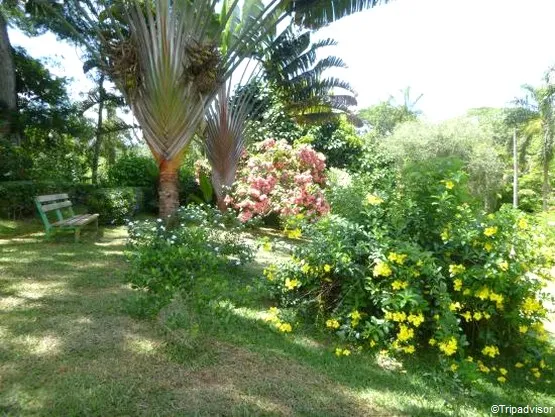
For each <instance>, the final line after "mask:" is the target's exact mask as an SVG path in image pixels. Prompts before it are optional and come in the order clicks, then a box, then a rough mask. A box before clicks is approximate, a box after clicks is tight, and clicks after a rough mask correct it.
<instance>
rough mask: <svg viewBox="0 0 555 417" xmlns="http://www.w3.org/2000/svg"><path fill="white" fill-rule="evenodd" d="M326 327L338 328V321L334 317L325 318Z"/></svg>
mask: <svg viewBox="0 0 555 417" xmlns="http://www.w3.org/2000/svg"><path fill="white" fill-rule="evenodd" d="M326 327H327V328H328V329H339V322H338V321H337V320H336V319H329V320H326Z"/></svg>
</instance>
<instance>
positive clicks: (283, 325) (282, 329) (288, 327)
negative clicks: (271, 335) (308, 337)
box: [278, 323, 293, 333]
mask: <svg viewBox="0 0 555 417" xmlns="http://www.w3.org/2000/svg"><path fill="white" fill-rule="evenodd" d="M278 329H279V331H280V332H284V333H290V332H291V330H293V328H292V327H291V325H290V324H289V323H281V324H280V325H279V327H278Z"/></svg>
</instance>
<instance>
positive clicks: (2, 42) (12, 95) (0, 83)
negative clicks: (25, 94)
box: [0, 4, 17, 137]
mask: <svg viewBox="0 0 555 417" xmlns="http://www.w3.org/2000/svg"><path fill="white" fill-rule="evenodd" d="M16 112H17V92H16V85H15V66H14V62H13V56H12V46H11V43H10V38H9V36H8V22H7V19H6V16H5V13H4V10H3V7H2V5H1V4H0V137H1V136H9V137H13V136H12V130H13V120H14V117H15V115H16Z"/></svg>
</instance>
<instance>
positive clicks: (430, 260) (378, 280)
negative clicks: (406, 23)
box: [265, 160, 552, 383]
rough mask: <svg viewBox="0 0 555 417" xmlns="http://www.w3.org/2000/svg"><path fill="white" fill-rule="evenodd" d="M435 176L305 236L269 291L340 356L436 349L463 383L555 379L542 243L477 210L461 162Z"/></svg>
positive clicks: (532, 229) (513, 214) (518, 216)
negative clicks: (333, 338)
mask: <svg viewBox="0 0 555 417" xmlns="http://www.w3.org/2000/svg"><path fill="white" fill-rule="evenodd" d="M433 165H435V166H431V167H428V168H426V167H422V166H421V167H420V169H416V168H414V169H412V170H411V171H410V172H409V173H407V177H408V179H406V180H403V182H402V183H401V185H400V187H399V188H398V191H397V193H396V194H389V195H387V194H385V193H384V194H379V195H378V194H372V193H369V194H366V195H364V196H362V198H361V200H363V203H362V204H363V208H362V210H361V212H360V214H359V216H357V217H355V218H354V219H353V220H355V221H356V222H355V221H353V220H347V219H344V218H341V217H338V216H335V215H332V216H328V217H326V218H324V219H323V220H321V221H320V222H318V223H316V224H314V225H308V226H306V228H305V231H304V236H306V237H308V238H309V239H310V240H309V241H308V242H306V243H305V244H303V245H302V246H299V247H298V248H296V249H295V250H294V253H293V256H292V257H291V259H290V260H288V261H285V262H282V263H278V264H274V265H271V266H270V267H268V268H267V269H266V270H265V276H266V278H267V282H268V283H269V286H270V289H271V291H272V293H273V294H274V296H276V297H277V298H278V300H279V301H280V303H281V305H282V306H288V307H291V308H293V309H294V310H296V311H297V312H298V313H300V314H305V315H307V316H308V317H311V318H313V319H314V318H315V321H316V323H317V324H318V325H321V326H323V327H326V328H327V329H328V330H329V331H331V332H333V333H335V334H336V335H337V336H338V337H339V339H340V340H341V341H342V346H340V347H338V351H337V352H336V353H337V354H338V355H343V354H345V352H349V353H350V352H351V349H352V347H353V346H362V347H366V348H372V349H387V350H388V351H389V352H390V353H392V354H406V355H411V354H413V353H415V352H416V351H429V350H430V349H431V350H432V351H433V352H435V353H436V354H437V355H438V357H439V359H440V361H441V362H442V363H443V365H444V366H445V368H446V369H450V372H452V373H456V374H457V375H458V376H466V377H470V379H476V378H477V377H478V375H479V374H480V373H483V374H490V375H493V376H494V378H495V379H497V381H499V382H500V383H503V382H505V381H506V380H508V379H510V378H515V379H516V378H526V379H528V380H530V381H537V380H538V379H540V378H542V377H543V376H544V374H545V373H546V372H547V371H548V370H549V369H550V365H549V364H548V363H546V362H545V360H546V359H545V358H546V356H545V354H546V352H547V351H548V350H549V345H548V343H547V342H546V340H547V336H546V333H545V330H544V329H543V323H542V320H543V319H544V318H545V317H546V309H545V308H544V307H543V306H542V300H543V299H545V295H544V294H542V293H541V289H542V288H543V286H544V284H543V281H542V279H541V275H542V274H544V273H546V271H547V270H546V267H547V266H548V260H549V259H550V256H552V255H550V254H549V253H547V252H545V251H543V250H542V249H541V248H543V247H547V246H546V245H545V242H543V243H542V239H544V237H543V235H542V234H541V233H539V229H538V228H537V227H536V226H535V225H534V224H533V221H532V219H530V218H527V217H526V216H524V215H523V214H522V213H521V212H518V211H515V210H512V209H511V208H509V207H503V208H502V209H501V210H500V211H499V212H497V213H495V214H489V215H485V214H484V213H481V212H479V211H478V210H476V209H475V208H473V207H472V206H471V205H470V204H468V203H467V202H468V189H467V180H466V176H465V175H464V173H462V172H461V171H460V170H459V168H460V164H457V163H456V161H453V160H447V161H443V162H437V161H436V162H435V164H433ZM439 174H443V175H439ZM353 198H354V195H353ZM472 358H475V359H472ZM504 366H505V367H509V366H510V369H509V370H508V371H507V370H506V369H505V368H504Z"/></svg>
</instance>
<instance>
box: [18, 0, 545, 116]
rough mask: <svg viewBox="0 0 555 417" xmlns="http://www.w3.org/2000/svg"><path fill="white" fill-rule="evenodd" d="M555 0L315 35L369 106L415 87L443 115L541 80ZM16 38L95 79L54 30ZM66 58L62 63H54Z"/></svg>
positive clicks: (82, 81)
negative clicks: (329, 42)
mask: <svg viewBox="0 0 555 417" xmlns="http://www.w3.org/2000/svg"><path fill="white" fill-rule="evenodd" d="M554 16H555V1H554V0H526V1H522V0H393V1H391V2H390V3H389V4H385V5H381V6H378V7H376V8H374V9H371V10H368V11H364V12H361V13H358V14H355V15H353V16H349V17H346V18H343V19H341V20H339V21H338V22H335V23H333V24H331V25H329V26H327V27H325V28H324V29H321V30H319V31H318V32H317V33H316V34H315V38H328V37H331V38H334V39H335V40H336V41H337V42H338V46H336V47H328V48H326V49H325V50H323V52H324V54H323V55H336V56H339V57H340V58H342V59H343V60H344V61H345V62H346V63H347V65H348V68H347V69H341V70H337V71H335V70H334V71H333V72H330V73H328V74H327V75H332V76H338V77H340V78H342V79H344V80H347V81H349V82H350V83H351V85H352V86H353V87H354V88H355V90H356V91H357V93H358V97H357V99H358V103H359V108H363V107H367V106H369V105H372V104H375V103H377V102H379V101H380V100H385V99H387V98H388V97H389V96H391V95H393V96H396V97H400V96H401V95H400V90H402V89H404V88H405V87H408V86H410V87H411V93H412V94H413V95H414V97H417V96H419V95H420V94H423V96H422V99H421V100H420V101H419V102H418V103H417V108H418V109H420V110H421V111H422V112H423V113H424V116H425V118H427V119H428V120H431V121H440V120H444V119H448V118H452V117H456V116H460V115H463V114H464V113H465V112H466V110H468V109H470V108H474V107H485V106H492V107H502V106H506V105H509V104H510V101H511V100H513V99H514V98H515V97H517V96H521V95H522V94H523V93H522V90H521V88H520V86H521V85H522V84H525V83H529V84H533V85H534V84H539V83H541V80H542V75H543V73H544V72H545V71H546V70H547V69H548V68H549V67H550V66H551V65H555V44H554V43H553V17H554ZM9 33H10V39H11V41H12V44H14V45H20V46H23V47H25V48H27V50H28V51H29V53H30V54H31V55H32V56H34V57H49V56H53V58H54V59H53V60H52V59H51V61H53V62H52V63H51V64H50V65H49V67H50V68H51V69H52V72H53V73H54V74H56V75H64V76H68V77H72V78H73V79H74V83H73V84H72V86H71V93H72V96H73V97H74V98H78V94H79V92H82V91H83V92H85V91H87V90H88V89H90V88H91V87H92V85H91V83H90V82H89V81H88V80H87V79H86V78H85V77H84V75H83V71H82V63H81V62H80V61H79V55H80V51H79V49H77V48H75V47H73V46H70V45H68V44H65V43H62V42H58V41H56V39H55V37H54V36H53V35H52V34H46V35H43V36H41V37H39V38H33V39H29V38H26V37H25V36H24V35H23V34H21V33H19V32H18V31H16V30H10V32H9ZM55 62H57V65H54V66H52V64H54V63H55Z"/></svg>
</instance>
